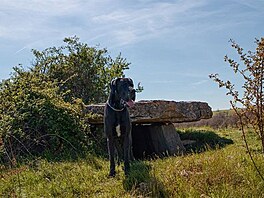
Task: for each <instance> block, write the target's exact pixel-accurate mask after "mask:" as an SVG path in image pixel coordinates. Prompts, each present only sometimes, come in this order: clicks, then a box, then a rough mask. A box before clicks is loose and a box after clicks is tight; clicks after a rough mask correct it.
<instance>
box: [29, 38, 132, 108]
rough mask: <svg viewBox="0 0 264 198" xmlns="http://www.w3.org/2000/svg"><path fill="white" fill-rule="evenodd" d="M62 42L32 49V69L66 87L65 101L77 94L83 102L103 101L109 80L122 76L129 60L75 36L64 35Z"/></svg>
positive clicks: (76, 96) (62, 89)
mask: <svg viewBox="0 0 264 198" xmlns="http://www.w3.org/2000/svg"><path fill="white" fill-rule="evenodd" d="M64 43H65V45H62V46H59V47H50V48H47V49H45V50H43V51H38V50H33V55H34V56H35V60H34V62H33V66H32V70H33V71H35V72H39V73H40V74H45V75H46V76H48V77H49V78H50V79H51V80H56V81H58V82H59V83H60V90H61V91H67V95H65V99H66V100H67V101H71V100H72V99H74V98H80V99H82V100H83V102H84V103H85V104H89V103H100V102H105V101H106V99H107V97H108V94H109V86H108V85H109V82H110V81H111V80H112V79H113V78H116V77H123V76H124V70H126V69H129V65H130V63H128V62H127V61H126V59H125V58H122V57H121V54H119V55H118V56H117V57H116V58H115V59H113V58H111V56H110V55H109V54H108V51H107V49H105V48H102V49H99V48H97V47H89V46H88V45H87V44H86V43H82V42H80V41H79V38H78V37H76V36H74V37H69V38H65V39H64Z"/></svg>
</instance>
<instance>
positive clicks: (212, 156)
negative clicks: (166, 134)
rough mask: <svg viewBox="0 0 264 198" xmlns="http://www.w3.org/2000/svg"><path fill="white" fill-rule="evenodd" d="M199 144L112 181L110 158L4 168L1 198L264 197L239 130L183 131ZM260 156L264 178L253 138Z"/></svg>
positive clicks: (143, 164)
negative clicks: (182, 153) (186, 151)
mask: <svg viewBox="0 0 264 198" xmlns="http://www.w3.org/2000/svg"><path fill="white" fill-rule="evenodd" d="M179 133H180V136H181V138H182V139H193V140H196V143H195V144H194V145H191V146H189V147H188V148H187V150H188V154H187V155H185V156H175V157H167V158H163V159H161V158H160V159H155V160H151V161H147V160H146V161H135V162H133V163H132V167H131V173H130V175H129V176H128V177H125V176H124V173H123V170H122V166H118V168H117V169H118V170H117V176H116V177H115V178H108V177H107V173H108V161H107V159H104V158H100V157H95V156H91V155H87V156H86V157H84V158H80V159H77V160H76V159H75V160H61V161H58V160H56V161H52V160H49V161H48V160H47V159H37V160H34V161H31V162H29V163H24V164H20V166H18V167H16V168H6V167H4V166H1V167H0V180H1V182H0V195H1V197H264V181H262V180H261V179H260V177H259V176H258V174H257V173H256V171H255V169H254V167H253V165H252V163H251V161H250V159H249V157H248V155H247V154H246V150H245V148H244V144H243V142H242V140H241V137H240V133H239V132H238V131H236V130H211V129H208V128H207V129H204V128H203V129H202V128H198V129H182V130H180V131H179ZM249 138H250V143H251V145H253V146H252V150H253V151H254V152H253V155H254V158H255V159H256V163H257V165H258V167H260V170H261V172H262V173H263V174H264V166H263V164H264V157H263V154H261V153H260V150H261V149H260V145H259V144H258V142H259V141H256V139H255V137H254V135H253V134H249Z"/></svg>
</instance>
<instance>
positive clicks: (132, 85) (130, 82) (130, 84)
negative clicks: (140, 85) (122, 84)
mask: <svg viewBox="0 0 264 198" xmlns="http://www.w3.org/2000/svg"><path fill="white" fill-rule="evenodd" d="M128 84H129V86H130V87H134V83H133V80H132V79H131V78H128Z"/></svg>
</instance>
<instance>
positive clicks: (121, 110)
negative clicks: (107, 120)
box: [106, 101, 125, 111]
mask: <svg viewBox="0 0 264 198" xmlns="http://www.w3.org/2000/svg"><path fill="white" fill-rule="evenodd" d="M106 104H107V105H108V106H109V107H110V108H111V109H112V110H114V111H123V110H124V109H125V107H124V108H122V109H116V108H114V107H112V106H111V105H110V104H109V101H107V102H106Z"/></svg>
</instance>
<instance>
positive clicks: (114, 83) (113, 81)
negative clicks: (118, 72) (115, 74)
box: [110, 78, 120, 92]
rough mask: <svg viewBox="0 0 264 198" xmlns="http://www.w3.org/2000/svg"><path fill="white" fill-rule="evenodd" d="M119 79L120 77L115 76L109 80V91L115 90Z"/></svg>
mask: <svg viewBox="0 0 264 198" xmlns="http://www.w3.org/2000/svg"><path fill="white" fill-rule="evenodd" d="M119 80H120V78H115V79H113V80H112V81H111V84H110V88H111V91H113V92H115V91H116V84H117V83H118V81H119Z"/></svg>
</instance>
